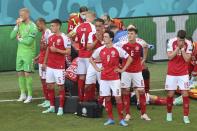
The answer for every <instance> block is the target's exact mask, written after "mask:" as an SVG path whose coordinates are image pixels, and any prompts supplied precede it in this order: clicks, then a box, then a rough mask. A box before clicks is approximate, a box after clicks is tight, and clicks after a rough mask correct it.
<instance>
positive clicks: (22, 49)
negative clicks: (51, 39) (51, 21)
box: [10, 21, 38, 71]
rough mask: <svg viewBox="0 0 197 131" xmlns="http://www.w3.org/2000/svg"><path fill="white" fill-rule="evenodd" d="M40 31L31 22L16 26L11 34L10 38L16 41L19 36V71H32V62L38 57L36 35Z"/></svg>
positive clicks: (17, 63)
mask: <svg viewBox="0 0 197 131" xmlns="http://www.w3.org/2000/svg"><path fill="white" fill-rule="evenodd" d="M37 32H38V30H37V27H36V25H35V24H34V23H33V22H32V21H30V22H29V23H27V24H26V23H24V22H22V23H21V24H20V25H19V26H15V28H14V29H13V31H12V32H11V34H10V38H11V39H14V38H16V37H17V36H19V39H18V49H17V58H16V70H17V71H22V70H23V71H31V70H32V68H31V65H32V60H33V58H34V57H35V55H36V39H35V37H36V34H37Z"/></svg>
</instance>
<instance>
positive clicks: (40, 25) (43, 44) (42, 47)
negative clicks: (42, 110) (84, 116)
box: [34, 18, 51, 107]
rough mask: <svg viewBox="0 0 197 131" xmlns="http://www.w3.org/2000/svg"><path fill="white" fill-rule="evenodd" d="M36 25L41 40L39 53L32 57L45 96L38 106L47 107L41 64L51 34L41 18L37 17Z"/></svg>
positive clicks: (45, 86) (48, 103)
mask: <svg viewBox="0 0 197 131" xmlns="http://www.w3.org/2000/svg"><path fill="white" fill-rule="evenodd" d="M36 25H37V27H38V30H39V31H40V32H42V36H41V40H40V53H39V55H38V56H36V57H35V58H34V61H35V62H36V61H38V66H39V76H40V80H41V83H42V90H43V94H44V97H45V101H44V102H43V103H42V104H39V105H38V106H42V107H49V106H50V102H49V96H48V88H47V84H46V70H43V69H42V64H43V63H44V57H45V53H46V49H47V44H48V43H47V42H48V38H49V36H50V35H51V31H50V30H49V29H47V27H46V21H45V19H43V18H39V19H37V20H36Z"/></svg>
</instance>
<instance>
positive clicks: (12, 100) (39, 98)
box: [0, 97, 44, 103]
mask: <svg viewBox="0 0 197 131" xmlns="http://www.w3.org/2000/svg"><path fill="white" fill-rule="evenodd" d="M32 99H33V100H41V99H44V97H37V98H32ZM17 100H18V99H11V100H0V103H2V102H14V101H17Z"/></svg>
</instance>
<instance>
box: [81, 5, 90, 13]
mask: <svg viewBox="0 0 197 131" xmlns="http://www.w3.org/2000/svg"><path fill="white" fill-rule="evenodd" d="M86 11H88V7H86V6H81V7H80V8H79V12H80V13H82V12H86Z"/></svg>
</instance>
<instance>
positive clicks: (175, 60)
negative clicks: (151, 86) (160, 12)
mask: <svg viewBox="0 0 197 131" xmlns="http://www.w3.org/2000/svg"><path fill="white" fill-rule="evenodd" d="M185 37H186V32H185V31H184V30H179V31H178V33H177V37H175V38H172V39H170V40H169V42H168V47H167V55H168V58H169V62H168V71H167V76H166V83H165V89H166V90H167V91H168V94H167V116H166V120H167V121H172V106H173V97H174V94H175V90H176V89H177V86H179V89H180V90H181V93H182V96H183V115H184V116H183V121H184V123H186V124H187V123H190V120H189V117H188V115H189V97H188V90H189V75H188V62H190V59H191V53H192V43H191V42H190V41H188V40H186V39H185Z"/></svg>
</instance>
